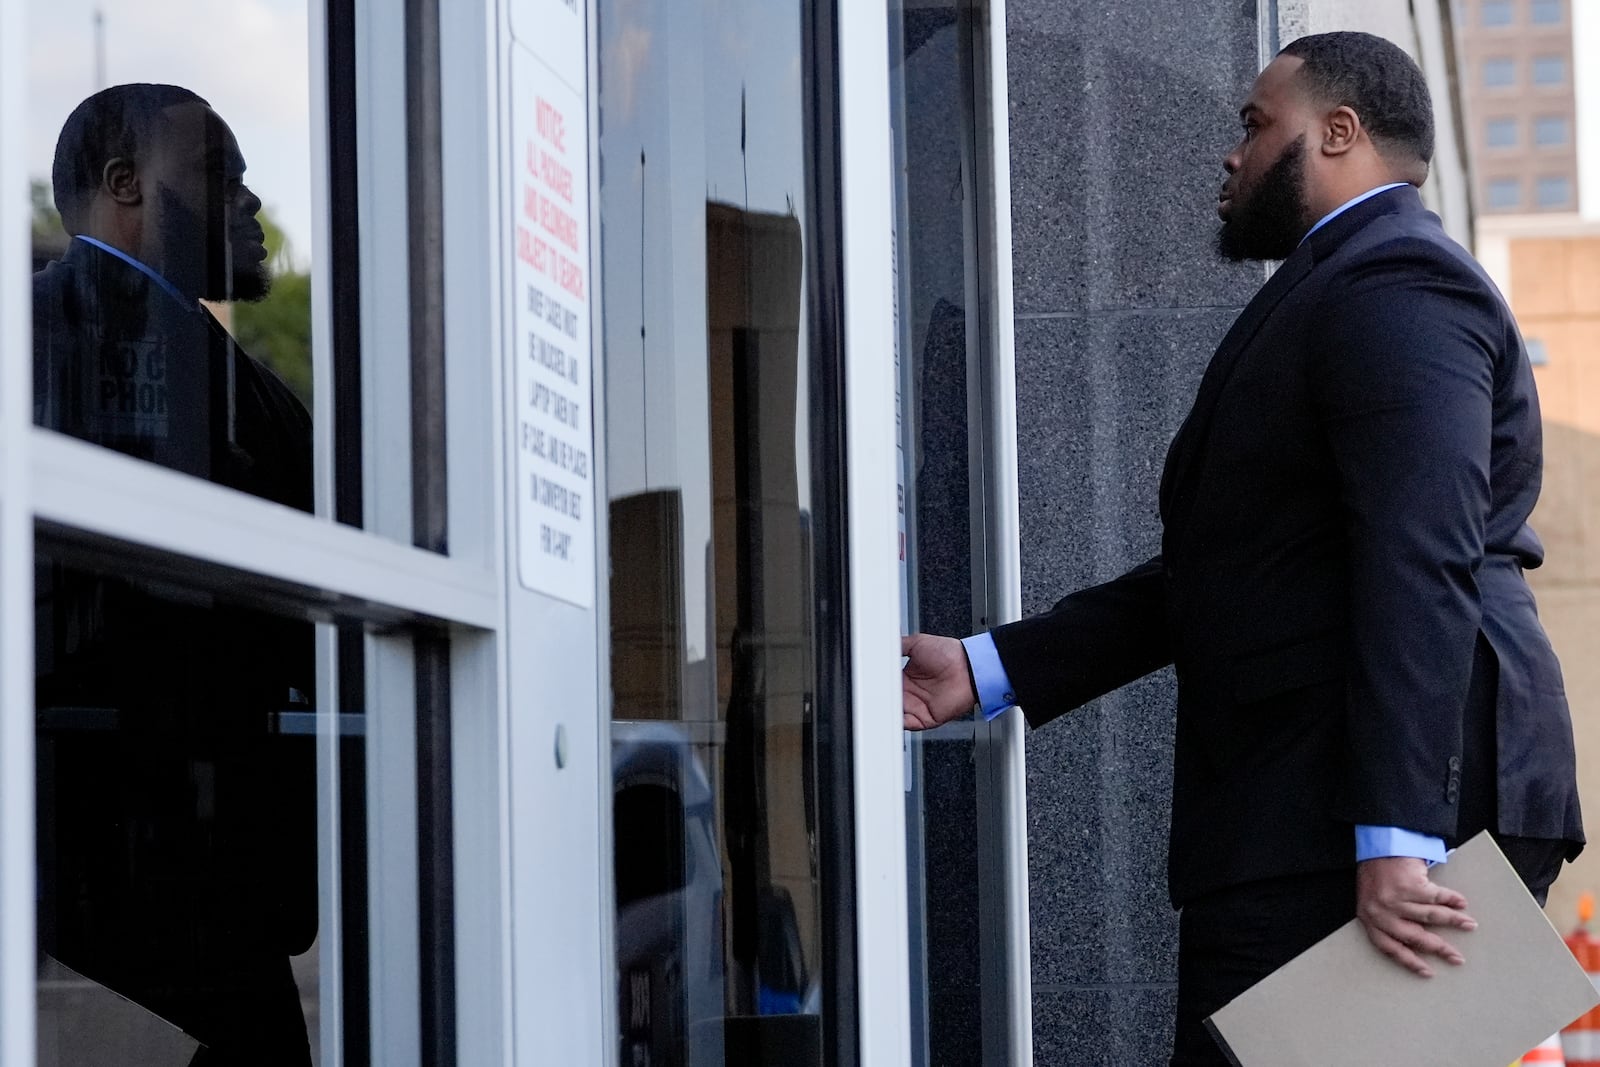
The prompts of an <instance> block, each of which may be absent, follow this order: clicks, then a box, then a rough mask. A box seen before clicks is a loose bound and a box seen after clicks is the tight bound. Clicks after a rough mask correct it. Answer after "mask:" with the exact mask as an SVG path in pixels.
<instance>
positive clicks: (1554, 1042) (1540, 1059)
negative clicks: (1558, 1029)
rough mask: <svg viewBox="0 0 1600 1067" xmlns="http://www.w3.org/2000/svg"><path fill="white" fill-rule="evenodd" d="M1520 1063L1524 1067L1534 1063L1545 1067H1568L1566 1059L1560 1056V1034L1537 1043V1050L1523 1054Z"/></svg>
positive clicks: (1530, 1050)
mask: <svg viewBox="0 0 1600 1067" xmlns="http://www.w3.org/2000/svg"><path fill="white" fill-rule="evenodd" d="M1522 1063H1523V1065H1524V1067H1532V1065H1533V1064H1536V1063H1542V1064H1544V1065H1545V1067H1552V1065H1554V1067H1570V1065H1569V1064H1568V1063H1567V1060H1566V1057H1564V1056H1563V1055H1562V1054H1561V1035H1560V1034H1551V1035H1550V1036H1549V1037H1547V1038H1545V1039H1544V1040H1543V1041H1541V1042H1540V1043H1539V1047H1538V1048H1535V1049H1529V1050H1528V1051H1527V1052H1526V1053H1524V1054H1523V1057H1522Z"/></svg>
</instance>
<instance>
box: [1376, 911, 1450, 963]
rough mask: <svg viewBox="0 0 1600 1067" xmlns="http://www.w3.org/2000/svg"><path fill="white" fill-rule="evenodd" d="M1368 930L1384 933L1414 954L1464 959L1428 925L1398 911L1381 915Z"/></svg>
mask: <svg viewBox="0 0 1600 1067" xmlns="http://www.w3.org/2000/svg"><path fill="white" fill-rule="evenodd" d="M1367 929H1368V931H1369V932H1371V931H1375V932H1377V933H1380V934H1382V935H1383V936H1385V937H1387V938H1389V939H1390V940H1391V941H1394V942H1396V943H1398V944H1400V945H1403V946H1404V947H1405V948H1406V949H1408V950H1409V951H1410V952H1412V953H1413V954H1414V955H1423V956H1438V957H1439V958H1440V959H1442V960H1445V961H1447V962H1449V963H1455V964H1459V963H1461V962H1463V961H1462V956H1461V953H1460V952H1458V951H1457V950H1456V947H1455V946H1454V945H1452V944H1450V943H1449V942H1448V941H1446V940H1445V939H1444V938H1442V937H1440V936H1439V935H1438V934H1436V933H1434V932H1433V931H1431V930H1429V929H1428V928H1427V927H1426V926H1422V925H1419V924H1418V923H1415V922H1411V921H1408V920H1406V919H1403V918H1401V917H1400V915H1399V913H1398V912H1392V913H1390V914H1388V915H1386V916H1383V917H1381V918H1380V919H1379V920H1378V921H1377V922H1375V923H1373V924H1371V925H1369V926H1368V927H1367Z"/></svg>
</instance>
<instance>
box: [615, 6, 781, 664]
mask: <svg viewBox="0 0 1600 1067" xmlns="http://www.w3.org/2000/svg"><path fill="white" fill-rule="evenodd" d="M599 29H600V33H601V40H600V48H601V60H600V94H601V98H600V127H601V129H600V132H601V175H602V183H601V220H602V221H601V226H602V230H603V240H604V255H603V259H602V264H603V268H604V272H605V276H604V284H605V308H606V312H605V318H606V321H605V323H604V324H603V327H604V343H605V346H606V348H605V352H606V359H607V376H606V377H607V381H606V410H607V423H608V431H607V477H608V480H609V492H610V494H611V495H612V496H623V495H626V494H629V493H637V492H640V491H642V490H645V489H660V488H666V487H677V488H679V489H680V490H681V491H682V494H683V498H682V499H683V551H684V556H685V560H684V566H685V570H684V591H685V600H686V603H687V618H686V619H685V620H684V622H685V627H686V636H687V643H688V647H689V656H690V658H691V659H697V658H699V657H701V656H702V655H704V651H703V646H704V641H705V634H706V605H705V603H704V597H703V596H697V595H695V594H696V591H698V590H704V589H705V588H706V565H705V564H706V560H705V550H706V546H707V544H708V542H709V540H710V537H711V499H710V488H711V457H710V441H709V437H708V431H707V427H706V417H707V416H706V405H707V400H708V382H707V376H706V341H707V325H706V265H705V250H706V223H705V203H706V201H708V200H714V201H719V202H722V203H727V204H733V205H736V206H740V207H744V208H745V209H747V210H749V211H752V212H763V213H769V214H777V215H788V214H792V215H795V216H797V217H803V213H804V203H803V199H802V198H803V195H804V188H803V180H804V175H805V170H804V150H805V146H804V137H803V132H802V131H803V124H802V115H803V110H802V96H801V93H802V84H801V70H800V58H801V53H800V4H799V3H798V2H797V0H699V3H698V4H695V5H691V4H690V3H686V2H684V0H602V3H601V5H600V18H599ZM741 101H742V109H743V112H744V116H743V128H744V129H743V136H744V148H743V151H741V146H740V137H741ZM641 153H642V154H643V162H642V163H641ZM641 327H643V334H642V336H641ZM804 330H805V326H804V316H803V315H802V319H801V331H802V332H801V338H800V351H801V352H802V353H804V352H805V350H806V340H805V336H804ZM803 367H804V364H803V362H802V364H801V370H802V373H801V374H800V394H799V403H798V405H797V407H798V415H799V418H798V420H797V425H796V437H797V444H798V448H797V455H798V457H799V462H800V465H801V468H802V469H801V470H800V472H799V475H800V478H799V481H800V494H801V497H800V499H801V506H802V507H805V506H807V505H808V504H809V486H808V471H807V470H806V469H805V468H806V465H807V445H806V437H805V429H806V427H805V413H806V412H807V411H808V404H807V400H806V394H805V377H806V376H805V374H804V373H803ZM669 393H670V394H675V396H676V402H675V403H670V404H669V403H665V402H664V396H665V395H667V394H669ZM647 395H648V397H650V398H651V400H652V401H653V402H652V403H650V404H649V406H648V419H647V418H646V417H645V416H646V397H647ZM674 416H676V417H678V418H681V420H682V421H681V422H680V423H679V424H677V425H664V423H666V422H667V420H669V419H671V418H673V417H674Z"/></svg>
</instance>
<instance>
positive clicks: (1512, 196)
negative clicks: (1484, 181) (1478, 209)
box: [1489, 178, 1522, 211]
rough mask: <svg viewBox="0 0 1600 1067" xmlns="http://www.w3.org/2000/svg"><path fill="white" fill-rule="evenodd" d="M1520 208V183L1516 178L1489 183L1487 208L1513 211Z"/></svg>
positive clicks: (1499, 179) (1500, 179)
mask: <svg viewBox="0 0 1600 1067" xmlns="http://www.w3.org/2000/svg"><path fill="white" fill-rule="evenodd" d="M1521 206H1522V183H1521V182H1520V181H1518V180H1517V179H1516V178H1496V179H1495V180H1494V181H1492V182H1490V183H1489V208H1490V209H1491V210H1493V211H1513V210H1515V209H1517V208H1519V207H1521Z"/></svg>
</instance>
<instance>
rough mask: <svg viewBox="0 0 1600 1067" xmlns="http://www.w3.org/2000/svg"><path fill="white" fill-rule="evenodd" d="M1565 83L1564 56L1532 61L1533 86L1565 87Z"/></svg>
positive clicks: (1540, 57)
mask: <svg viewBox="0 0 1600 1067" xmlns="http://www.w3.org/2000/svg"><path fill="white" fill-rule="evenodd" d="M1566 83H1567V57H1566V56H1539V57H1538V58H1536V59H1535V60H1534V61H1533V84H1535V85H1565V84H1566Z"/></svg>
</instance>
